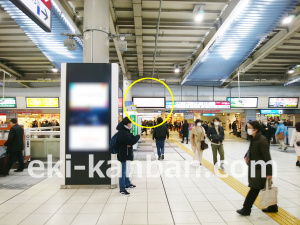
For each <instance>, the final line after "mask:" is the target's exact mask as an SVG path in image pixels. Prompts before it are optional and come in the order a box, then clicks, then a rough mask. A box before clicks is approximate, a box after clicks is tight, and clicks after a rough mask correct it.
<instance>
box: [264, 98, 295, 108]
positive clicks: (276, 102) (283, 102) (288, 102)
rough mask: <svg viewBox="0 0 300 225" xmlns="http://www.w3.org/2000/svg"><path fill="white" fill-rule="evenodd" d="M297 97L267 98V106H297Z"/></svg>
mask: <svg viewBox="0 0 300 225" xmlns="http://www.w3.org/2000/svg"><path fill="white" fill-rule="evenodd" d="M298 101H299V98H269V108H297V107H298Z"/></svg>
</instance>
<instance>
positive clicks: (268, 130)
mask: <svg viewBox="0 0 300 225" xmlns="http://www.w3.org/2000/svg"><path fill="white" fill-rule="evenodd" d="M261 133H262V135H263V136H265V138H266V139H267V140H268V143H269V145H270V143H271V136H272V127H271V125H270V124H269V123H268V120H264V121H263V124H262V129H261Z"/></svg>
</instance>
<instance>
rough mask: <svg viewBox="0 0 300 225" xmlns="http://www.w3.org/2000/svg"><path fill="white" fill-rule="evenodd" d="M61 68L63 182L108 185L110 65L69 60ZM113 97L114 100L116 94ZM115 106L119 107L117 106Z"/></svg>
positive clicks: (110, 105)
mask: <svg viewBox="0 0 300 225" xmlns="http://www.w3.org/2000/svg"><path fill="white" fill-rule="evenodd" d="M62 68H63V69H62V71H63V72H62V74H65V75H62V84H63V85H62V92H64V90H63V89H65V95H64V96H63V97H62V104H63V105H62V106H61V109H62V110H63V109H64V108H65V115H64V116H63V117H64V118H65V119H64V120H65V122H63V123H62V124H61V125H62V128H61V131H62V130H63V129H64V125H65V135H64V136H65V138H64V143H63V145H64V146H65V157H66V160H65V167H66V176H65V185H99V184H106V185H109V184H111V179H110V178H109V177H108V175H107V173H106V171H108V170H109V169H110V168H111V165H110V164H109V160H110V159H111V154H110V152H109V141H110V137H111V129H112V126H111V117H112V103H111V102H112V91H111V90H112V64H109V63H68V64H65V68H64V66H63V67H62ZM64 76H65V78H64ZM117 83H118V82H117ZM115 86H117V85H115ZM114 97H115V99H116V100H117V95H115V96H114ZM114 108H115V109H118V108H117V107H116V105H114ZM117 113H118V112H116V115H117ZM64 123H65V124H64ZM61 141H62V140H61ZM61 147H62V146H61ZM98 163H99V164H98ZM94 167H97V168H98V169H97V170H96V171H95V170H93V168H94ZM97 171H101V172H102V173H103V176H102V175H101V174H100V173H98V172H97Z"/></svg>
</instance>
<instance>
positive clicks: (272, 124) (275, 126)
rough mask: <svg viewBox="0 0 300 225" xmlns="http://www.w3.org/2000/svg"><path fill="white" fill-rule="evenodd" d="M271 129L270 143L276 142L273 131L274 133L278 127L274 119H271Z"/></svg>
mask: <svg viewBox="0 0 300 225" xmlns="http://www.w3.org/2000/svg"><path fill="white" fill-rule="evenodd" d="M271 128H272V129H271V131H272V144H276V136H275V133H276V130H277V128H278V124H277V123H275V121H273V122H272V123H271Z"/></svg>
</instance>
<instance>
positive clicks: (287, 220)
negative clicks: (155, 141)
mask: <svg viewBox="0 0 300 225" xmlns="http://www.w3.org/2000/svg"><path fill="white" fill-rule="evenodd" d="M170 140H171V141H172V142H174V143H175V144H176V145H178V147H180V148H181V149H182V150H184V151H185V152H186V153H188V154H189V155H191V156H193V154H194V153H193V152H192V151H191V150H190V149H189V148H187V147H185V146H184V145H182V144H181V143H179V142H177V141H175V140H174V139H172V138H170ZM202 165H203V166H205V167H206V168H207V169H209V170H210V171H211V172H212V173H214V165H213V164H211V163H210V162H208V161H207V160H205V159H203V160H202ZM219 172H220V174H226V173H225V172H223V171H221V170H219ZM220 179H221V180H223V181H224V182H225V183H227V184H228V185H229V186H230V187H232V188H233V189H234V190H236V191H237V192H238V193H240V194H241V195H242V196H244V197H246V195H247V194H248V191H249V187H247V186H245V185H244V184H242V183H241V182H239V181H238V180H236V179H235V178H233V177H232V176H230V175H228V176H227V177H226V178H221V177H220ZM259 199H260V196H258V198H257V199H256V201H255V203H254V205H255V206H257V207H258V208H259V209H261V207H260V206H259ZM267 214H268V215H269V216H270V217H271V218H272V219H273V220H275V221H276V222H277V223H279V224H282V225H294V224H295V225H299V224H300V220H299V219H298V218H296V217H294V216H293V215H291V214H290V213H288V212H287V211H285V210H284V209H282V208H280V207H278V213H267Z"/></svg>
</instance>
